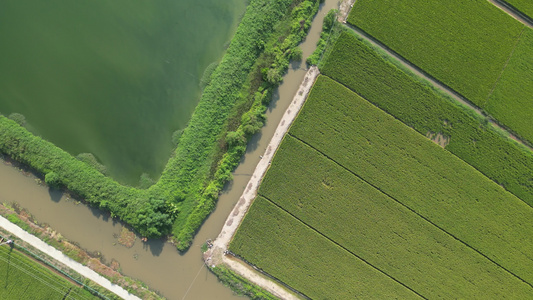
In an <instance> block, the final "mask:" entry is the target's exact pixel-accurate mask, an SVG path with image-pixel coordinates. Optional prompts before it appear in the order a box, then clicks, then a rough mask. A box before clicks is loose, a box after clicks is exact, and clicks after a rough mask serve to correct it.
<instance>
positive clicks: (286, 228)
mask: <svg viewBox="0 0 533 300" xmlns="http://www.w3.org/2000/svg"><path fill="white" fill-rule="evenodd" d="M230 250H231V251H233V252H235V253H237V254H239V255H240V256H241V257H243V258H244V259H246V260H247V261H249V262H250V263H252V264H254V265H257V266H259V267H260V268H261V269H262V270H264V271H266V272H267V273H268V274H270V275H273V276H275V277H276V278H278V279H279V280H281V281H282V282H284V283H285V284H287V285H289V286H291V287H293V288H295V289H297V290H298V291H300V292H302V293H303V294H305V295H306V296H307V297H309V298H311V299H355V298H359V297H362V298H367V299H368V298H375V299H392V298H398V299H413V298H417V296H416V294H414V293H412V292H411V291H410V290H408V289H406V288H405V287H403V286H402V285H400V284H399V283H397V282H395V281H394V280H392V279H391V278H389V277H387V276H386V275H384V274H382V273H380V272H379V271H378V270H376V269H374V268H373V267H371V266H369V265H368V264H366V263H365V262H363V261H361V260H360V259H358V258H357V257H355V256H354V255H352V254H351V253H349V252H348V251H346V250H344V249H342V248H341V247H339V246H337V245H336V244H335V243H333V242H331V241H330V240H328V239H327V238H325V237H323V236H322V235H320V234H319V233H317V232H316V231H314V230H312V229H311V228H309V227H308V226H306V225H305V224H303V223H302V222H300V221H299V220H297V219H296V218H294V217H292V216H291V215H290V214H288V213H287V212H285V211H283V210H281V209H280V208H279V207H277V206H275V205H273V204H272V203H270V202H269V201H268V200H266V199H264V198H262V197H257V198H256V199H255V200H254V203H253V204H252V207H251V208H250V210H249V212H248V213H247V215H246V217H245V219H244V220H243V223H242V224H241V226H240V227H239V229H238V231H237V234H236V235H235V237H234V239H233V241H232V242H231V244H230Z"/></svg>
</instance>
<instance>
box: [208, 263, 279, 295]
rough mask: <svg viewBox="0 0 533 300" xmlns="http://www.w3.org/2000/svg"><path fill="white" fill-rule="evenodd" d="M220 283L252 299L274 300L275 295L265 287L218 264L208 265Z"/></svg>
mask: <svg viewBox="0 0 533 300" xmlns="http://www.w3.org/2000/svg"><path fill="white" fill-rule="evenodd" d="M209 270H211V272H213V273H214V274H215V275H216V276H217V277H218V280H220V282H222V284H224V285H225V286H227V287H229V288H230V289H231V290H232V291H233V292H234V293H236V294H237V295H240V296H246V297H248V298H250V299H252V300H276V299H278V298H277V297H276V296H274V295H272V294H271V293H269V292H268V291H266V290H265V289H262V288H260V287H258V286H257V285H255V284H252V283H250V282H249V281H248V280H247V279H245V278H243V277H242V276H239V275H237V274H236V273H235V272H233V271H232V270H230V269H228V268H226V267H224V266H222V265H220V266H216V267H213V268H211V267H209Z"/></svg>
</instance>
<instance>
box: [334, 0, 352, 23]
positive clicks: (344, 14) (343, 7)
mask: <svg viewBox="0 0 533 300" xmlns="http://www.w3.org/2000/svg"><path fill="white" fill-rule="evenodd" d="M354 3H355V0H346V1H342V3H341V4H340V6H339V14H338V16H337V21H339V22H341V23H346V19H347V18H348V14H349V13H350V10H352V7H353V4H354Z"/></svg>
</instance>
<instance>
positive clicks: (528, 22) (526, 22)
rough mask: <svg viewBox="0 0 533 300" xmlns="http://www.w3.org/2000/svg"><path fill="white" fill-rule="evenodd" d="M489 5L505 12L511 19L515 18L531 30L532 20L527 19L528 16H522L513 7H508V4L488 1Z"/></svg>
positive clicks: (496, 0)
mask: <svg viewBox="0 0 533 300" xmlns="http://www.w3.org/2000/svg"><path fill="white" fill-rule="evenodd" d="M489 2H490V3H492V4H493V5H494V6H496V7H498V8H499V9H501V10H503V11H504V12H506V13H507V14H508V15H510V16H511V17H513V18H515V19H516V20H517V21H518V22H520V23H522V24H524V25H526V26H527V27H529V28H533V20H531V18H529V17H528V16H526V15H524V14H522V13H521V12H519V11H518V10H516V9H515V8H514V7H512V6H510V5H509V4H507V3H505V2H503V1H500V0H489Z"/></svg>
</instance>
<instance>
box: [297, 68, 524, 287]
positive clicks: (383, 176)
mask: <svg viewBox="0 0 533 300" xmlns="http://www.w3.org/2000/svg"><path fill="white" fill-rule="evenodd" d="M312 93H316V94H318V95H314V96H313V95H312V96H311V99H313V98H315V99H316V98H319V99H323V100H324V101H311V102H307V103H306V104H305V106H304V108H303V110H302V111H301V112H300V115H299V116H298V119H297V120H296V122H295V123H294V124H293V126H292V127H291V129H290V134H291V135H294V136H295V137H297V138H298V139H300V140H303V141H305V142H306V143H307V144H309V145H310V146H311V147H313V148H315V149H317V150H318V151H320V152H321V153H324V154H325V155H326V156H328V157H329V158H331V159H332V160H334V161H336V162H338V163H339V164H340V165H342V166H344V167H345V168H346V169H348V170H350V171H351V172H353V173H354V174H357V175H358V176H359V177H360V178H361V179H363V180H364V181H366V182H368V183H370V184H371V185H373V186H375V187H376V188H378V189H379V190H381V191H382V192H383V193H385V194H387V195H390V196H391V197H392V198H394V199H396V200H397V201H398V202H400V203H402V204H403V205H405V206H406V207H408V208H410V209H411V210H412V211H414V212H416V213H417V214H418V215H420V216H423V217H424V218H426V219H427V220H429V221H430V222H431V223H433V224H435V225H436V226H438V227H439V228H441V229H442V230H445V231H446V232H448V233H449V234H451V235H452V236H454V237H455V238H457V239H459V240H461V241H463V242H464V243H465V244H468V245H469V246H471V247H472V248H473V249H475V250H477V251H478V252H479V253H481V254H482V255H484V256H486V257H487V258H489V259H490V260H492V261H494V262H495V263H497V264H498V265H500V266H501V267H503V268H505V269H507V270H509V271H510V272H511V273H513V274H515V275H516V276H518V277H519V278H521V279H522V280H524V281H526V282H528V284H529V285H531V284H533V273H531V270H532V269H533V259H532V257H531V256H529V253H532V251H533V243H532V240H531V239H530V237H531V236H533V226H532V225H533V223H532V222H533V208H532V207H530V206H528V205H527V204H526V203H524V202H523V201H522V200H520V199H519V198H517V197H516V196H514V195H513V194H511V193H509V192H507V191H505V189H503V188H502V187H501V186H499V185H497V184H495V183H494V182H493V181H491V180H490V179H488V178H487V177H485V176H483V174H481V173H479V172H477V171H476V170H475V169H474V168H472V167H471V166H470V165H468V164H466V163H465V162H464V161H462V160H460V159H459V158H457V157H456V156H454V155H451V154H450V153H449V152H448V151H446V150H444V149H442V148H441V147H439V146H438V145H436V144H435V143H433V142H431V141H429V140H428V139H427V138H425V137H423V136H421V135H420V134H418V133H417V132H416V131H414V130H412V129H410V128H408V127H407V126H405V125H404V124H402V123H401V122H400V121H398V120H396V119H395V118H393V117H392V116H390V115H388V114H386V113H383V111H381V110H379V109H378V108H376V107H375V106H373V105H372V104H371V103H369V102H367V101H346V94H349V93H350V90H349V89H347V88H345V87H343V86H342V85H340V84H339V83H337V82H335V81H333V80H331V79H329V78H327V77H324V76H321V77H320V78H319V79H318V81H317V82H316V83H315V86H314V88H313V90H312ZM356 99H360V98H356ZM325 112H327V113H325Z"/></svg>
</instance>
